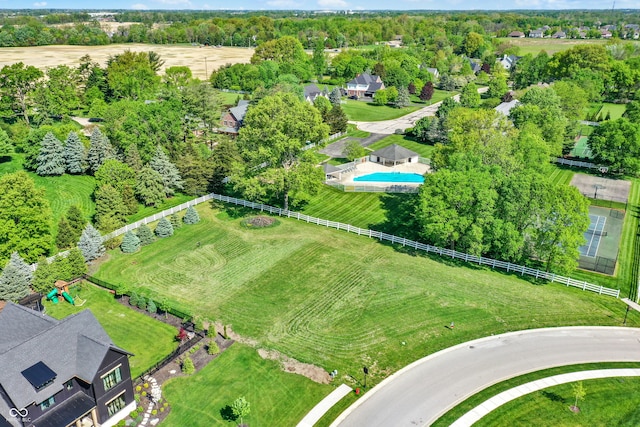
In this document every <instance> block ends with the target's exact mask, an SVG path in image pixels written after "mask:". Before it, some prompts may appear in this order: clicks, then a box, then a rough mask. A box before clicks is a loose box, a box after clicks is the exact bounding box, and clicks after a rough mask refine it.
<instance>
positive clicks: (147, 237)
mask: <svg viewBox="0 0 640 427" xmlns="http://www.w3.org/2000/svg"><path fill="white" fill-rule="evenodd" d="M136 234H137V236H138V239H140V244H141V245H142V246H147V245H150V244H151V243H153V242H154V241H155V240H156V238H155V237H154V235H153V233H152V232H151V229H150V228H149V227H147V225H146V224H142V225H141V226H140V227H138V230H137V231H136Z"/></svg>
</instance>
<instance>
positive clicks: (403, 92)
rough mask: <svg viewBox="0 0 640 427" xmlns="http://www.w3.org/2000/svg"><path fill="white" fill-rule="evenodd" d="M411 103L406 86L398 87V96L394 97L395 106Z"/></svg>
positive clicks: (404, 105) (401, 106) (400, 106)
mask: <svg viewBox="0 0 640 427" xmlns="http://www.w3.org/2000/svg"><path fill="white" fill-rule="evenodd" d="M409 104H411V98H410V97H409V91H408V90H407V88H406V87H401V88H400V89H398V98H397V99H396V102H395V106H396V108H404V107H408V106H409Z"/></svg>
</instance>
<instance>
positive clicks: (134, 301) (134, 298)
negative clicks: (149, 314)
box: [129, 291, 140, 306]
mask: <svg viewBox="0 0 640 427" xmlns="http://www.w3.org/2000/svg"><path fill="white" fill-rule="evenodd" d="M139 298H140V297H138V294H137V293H135V291H134V292H131V295H129V304H130V305H133V306H137V305H138V299H139Z"/></svg>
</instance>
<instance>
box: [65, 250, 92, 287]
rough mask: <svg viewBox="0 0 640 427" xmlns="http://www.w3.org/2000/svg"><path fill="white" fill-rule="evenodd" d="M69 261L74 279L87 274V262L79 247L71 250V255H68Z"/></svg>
mask: <svg viewBox="0 0 640 427" xmlns="http://www.w3.org/2000/svg"><path fill="white" fill-rule="evenodd" d="M67 261H69V269H70V270H71V278H72V279H75V278H77V277H81V276H84V275H85V274H87V271H88V269H87V263H86V261H85V260H84V257H83V256H82V252H81V251H80V249H78V248H77V247H76V248H73V249H71V250H70V251H69V255H67Z"/></svg>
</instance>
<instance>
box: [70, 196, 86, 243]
mask: <svg viewBox="0 0 640 427" xmlns="http://www.w3.org/2000/svg"><path fill="white" fill-rule="evenodd" d="M66 216H67V222H68V223H69V226H70V227H71V230H73V241H74V242H77V241H78V239H79V238H80V235H81V234H82V230H84V227H85V226H86V225H87V221H86V220H85V219H84V216H82V211H81V210H80V208H79V207H78V206H76V205H71V206H69V210H68V211H67V215H66Z"/></svg>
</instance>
